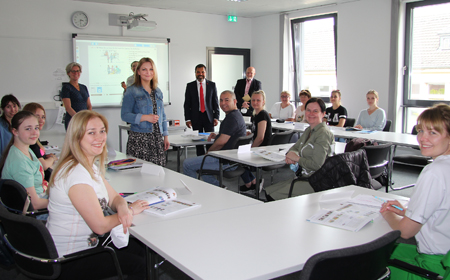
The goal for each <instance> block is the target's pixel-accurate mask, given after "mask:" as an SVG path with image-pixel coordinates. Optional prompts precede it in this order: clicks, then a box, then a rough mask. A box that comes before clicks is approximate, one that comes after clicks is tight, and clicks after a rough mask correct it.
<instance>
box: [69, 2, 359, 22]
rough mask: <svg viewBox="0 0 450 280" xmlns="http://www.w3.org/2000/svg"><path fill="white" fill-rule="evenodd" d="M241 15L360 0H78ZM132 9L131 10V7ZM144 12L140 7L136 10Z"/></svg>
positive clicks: (270, 12) (267, 13)
mask: <svg viewBox="0 0 450 280" xmlns="http://www.w3.org/2000/svg"><path fill="white" fill-rule="evenodd" d="M75 1H82V2H92V3H104V4H117V5H126V6H134V7H147V8H155V9H163V10H175V11H185V12H197V13H204V14H214V15H225V16H226V15H233V16H238V17H247V18H253V17H260V16H266V15H271V14H279V13H283V12H289V11H295V10H302V9H308V8H312V7H318V6H326V5H332V4H336V3H343V2H353V1H359V0H246V1H242V0H241V1H242V2H236V0H234V1H230V0H75ZM130 12H131V11H130ZM133 12H134V13H135V14H137V13H140V12H139V10H138V9H135V10H133Z"/></svg>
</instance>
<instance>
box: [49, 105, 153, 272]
mask: <svg viewBox="0 0 450 280" xmlns="http://www.w3.org/2000/svg"><path fill="white" fill-rule="evenodd" d="M107 133H108V121H107V120H106V118H105V117H104V116H102V115H101V114H99V113H97V112H94V111H88V110H85V111H82V112H80V113H78V114H76V115H75V116H74V117H73V119H72V121H71V122H70V124H69V127H68V129H67V134H66V138H65V139H64V145H63V147H62V151H61V160H60V161H59V163H58V165H57V166H56V168H55V170H54V171H53V173H52V177H51V179H50V199H49V203H48V211H49V217H48V221H47V228H48V230H49V232H50V234H51V235H52V237H53V240H54V242H55V246H56V250H57V251H58V255H59V256H60V257H62V256H64V255H68V254H72V253H76V252H79V251H82V250H86V249H90V248H95V247H97V246H102V243H103V242H102V241H104V239H105V238H106V236H105V237H104V238H103V239H102V238H101V237H99V235H103V234H107V233H108V232H110V231H111V230H112V229H113V228H115V227H116V226H119V225H122V226H123V232H124V233H126V232H127V230H128V228H129V227H130V226H131V223H132V221H133V215H137V214H139V213H141V212H142V211H143V210H145V209H147V208H149V207H148V205H147V204H148V202H144V201H142V200H138V201H136V202H134V203H133V204H131V205H130V206H128V205H127V202H126V201H125V199H124V198H123V197H121V196H120V195H119V194H118V193H117V192H116V191H115V190H114V189H113V188H112V187H111V185H110V184H109V183H108V182H107V181H106V179H105V177H104V173H105V161H106V157H107V150H106V138H107ZM109 210H112V211H113V212H115V214H113V215H109V214H107V213H110V211H109ZM109 246H110V247H112V248H113V249H114V250H115V251H116V254H117V258H118V260H119V263H120V267H121V269H122V272H123V273H124V274H126V275H128V278H127V279H145V261H144V259H145V249H144V248H143V247H142V246H141V244H139V243H138V242H137V241H136V240H135V239H133V238H131V239H130V240H129V243H128V246H127V247H126V248H122V249H121V250H116V249H117V248H116V247H115V246H113V244H110V245H109ZM104 258H105V255H104V254H97V255H94V256H89V257H85V258H81V259H78V260H74V261H71V262H68V263H65V264H63V267H62V270H61V271H62V274H61V276H60V278H61V279H103V278H108V277H112V276H114V274H115V270H114V269H111V267H110V265H111V263H108V262H105V261H104Z"/></svg>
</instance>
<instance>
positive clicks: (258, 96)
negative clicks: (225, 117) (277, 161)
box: [239, 90, 272, 192]
mask: <svg viewBox="0 0 450 280" xmlns="http://www.w3.org/2000/svg"><path fill="white" fill-rule="evenodd" d="M251 104H252V107H253V116H252V119H251V120H252V133H253V143H252V147H260V146H267V144H268V143H269V139H270V137H271V136H272V123H271V121H270V117H269V114H268V113H267V111H266V110H264V109H265V105H266V94H265V93H264V91H263V90H258V91H255V92H253V94H252V100H251ZM241 177H242V180H243V181H244V183H245V185H242V186H240V187H239V190H240V191H241V192H245V191H249V190H254V189H255V188H256V178H255V176H254V175H253V174H252V172H250V170H249V169H246V170H245V172H244V174H242V175H241Z"/></svg>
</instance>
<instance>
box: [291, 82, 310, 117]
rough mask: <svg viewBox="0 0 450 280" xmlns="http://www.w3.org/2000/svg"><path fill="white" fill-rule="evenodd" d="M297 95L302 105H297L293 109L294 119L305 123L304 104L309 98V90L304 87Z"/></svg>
mask: <svg viewBox="0 0 450 280" xmlns="http://www.w3.org/2000/svg"><path fill="white" fill-rule="evenodd" d="M298 96H299V98H300V102H301V103H302V105H301V106H298V108H297V109H296V110H295V118H294V119H295V121H296V122H301V123H306V118H305V110H306V109H305V105H306V102H308V100H310V99H311V93H310V92H309V90H307V89H304V90H302V91H300V93H299V94H298Z"/></svg>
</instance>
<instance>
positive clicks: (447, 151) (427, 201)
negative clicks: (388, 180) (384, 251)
mask: <svg viewBox="0 0 450 280" xmlns="http://www.w3.org/2000/svg"><path fill="white" fill-rule="evenodd" d="M416 128H417V142H419V147H420V151H421V153H422V155H424V156H427V157H431V158H433V162H432V163H430V164H428V165H427V166H425V168H424V169H423V170H422V172H421V173H420V175H419V178H418V179H417V183H416V186H415V187H414V191H413V193H412V195H411V198H410V201H409V204H408V207H407V208H406V207H405V206H403V205H401V204H400V203H399V202H398V201H396V200H394V201H388V202H387V203H384V204H383V206H382V207H381V210H380V212H381V214H382V215H383V217H384V219H385V220H386V221H387V222H388V223H389V225H390V226H391V228H392V229H394V230H400V231H401V237H402V238H406V239H408V238H411V237H415V238H416V241H417V246H416V245H411V244H403V243H399V244H397V245H396V248H395V250H394V252H393V254H392V256H391V258H396V259H399V260H403V261H405V262H408V263H411V264H413V265H416V266H420V267H422V268H425V269H428V270H431V271H433V272H435V273H438V274H439V275H444V274H445V267H444V265H443V264H444V262H446V263H447V266H448V262H449V260H444V256H445V255H446V254H447V253H448V252H449V250H450V234H449V233H450V196H449V195H448V194H449V193H450V183H449V182H450V174H449V172H448V171H449V170H450V106H449V105H447V104H438V105H435V106H433V107H431V108H429V109H427V110H425V111H423V112H422V113H421V114H420V116H419V118H418V119H417V126H416ZM391 272H392V273H391V278H392V279H409V280H412V279H423V278H421V277H419V276H416V275H413V274H410V273H408V272H405V271H402V270H400V269H398V268H395V267H391ZM447 274H448V271H447Z"/></svg>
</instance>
